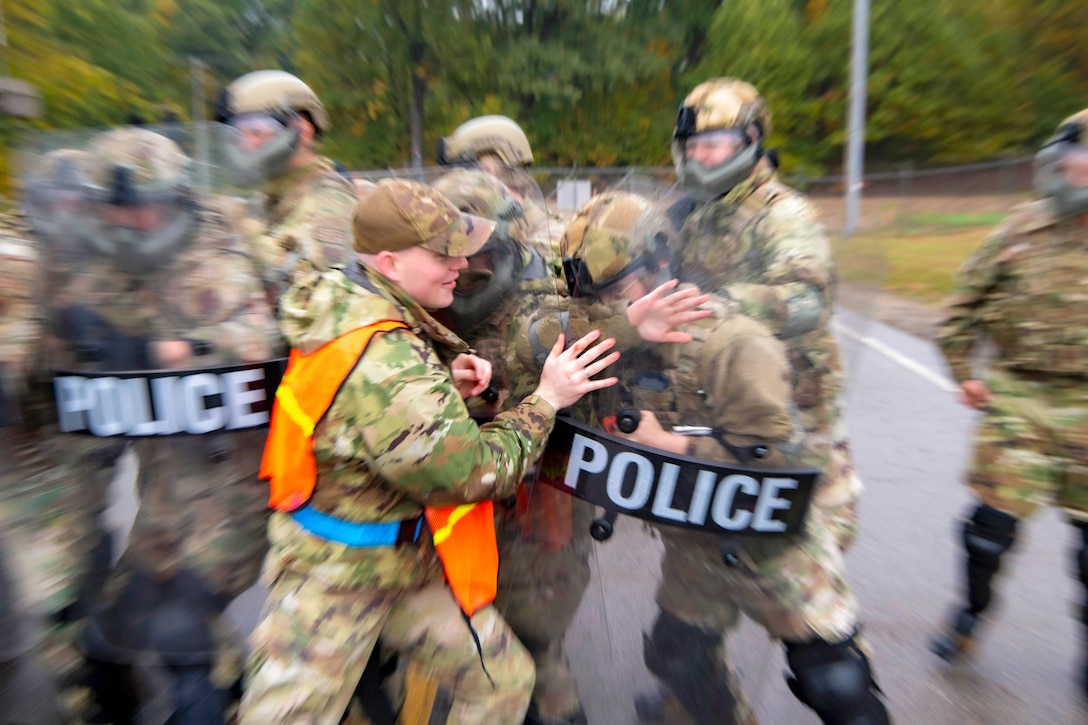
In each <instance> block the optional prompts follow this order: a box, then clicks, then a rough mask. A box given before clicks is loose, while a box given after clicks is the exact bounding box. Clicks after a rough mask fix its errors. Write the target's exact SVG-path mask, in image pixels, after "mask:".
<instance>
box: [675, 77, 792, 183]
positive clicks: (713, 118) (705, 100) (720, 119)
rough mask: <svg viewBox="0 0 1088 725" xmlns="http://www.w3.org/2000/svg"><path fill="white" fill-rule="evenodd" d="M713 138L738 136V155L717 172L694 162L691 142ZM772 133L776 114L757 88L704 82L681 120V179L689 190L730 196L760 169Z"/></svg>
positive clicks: (682, 107) (678, 153)
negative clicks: (754, 131) (765, 143)
mask: <svg viewBox="0 0 1088 725" xmlns="http://www.w3.org/2000/svg"><path fill="white" fill-rule="evenodd" d="M752 126H755V127H756V128H757V129H758V130H759V138H753V136H752V135H751V132H750V129H751V127H752ZM712 133H723V134H726V133H728V134H733V135H735V136H736V141H737V144H738V149H737V151H735V152H733V153H732V154H731V155H730V156H729V158H727V159H726V160H725V161H723V162H722V163H720V164H716V165H715V166H713V167H711V168H708V167H706V166H703V165H702V164H700V163H699V162H697V161H694V160H691V159H688V158H687V153H686V152H687V144H688V140H689V139H691V138H692V137H697V136H701V135H703V134H712ZM770 133H771V111H770V109H769V108H768V107H767V103H766V102H765V101H764V100H763V97H762V96H760V95H759V91H758V90H756V87H755V86H753V85H752V84H750V83H746V82H744V81H742V80H738V79H736V78H717V79H714V80H710V81H707V82H705V83H701V84H699V85H698V86H696V87H695V89H694V90H693V91H692V92H691V93H689V94H688V97H687V98H685V99H684V102H683V103H681V104H680V110H679V112H678V113H677V116H676V129H675V131H674V132H673V142H672V157H673V163H674V164H675V166H676V176H677V178H678V179H679V180H680V183H681V184H683V185H684V186H687V187H691V188H694V189H697V190H700V191H704V192H707V193H710V194H714V195H721V194H725V193H727V192H728V191H729V190H730V189H732V188H733V187H734V186H736V185H737V184H739V183H740V182H741V181H743V180H744V179H746V178H747V177H748V175H749V174H751V173H752V171H753V170H754V169H755V167H756V164H757V163H759V160H760V158H762V156H763V140H764V139H765V138H767V136H769V135H770Z"/></svg>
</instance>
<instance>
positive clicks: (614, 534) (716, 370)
mask: <svg viewBox="0 0 1088 725" xmlns="http://www.w3.org/2000/svg"><path fill="white" fill-rule="evenodd" d="M684 206H686V207H688V208H687V209H686V210H685V211H683V212H682V213H681V212H679V211H678V209H680V208H681V207H684ZM698 212H699V204H698V203H696V202H693V201H692V200H691V199H690V198H685V195H684V194H683V193H682V192H680V191H679V190H677V189H675V188H672V189H670V188H666V187H662V186H661V185H656V184H654V183H653V182H651V181H647V180H642V179H626V180H624V181H623V182H622V183H621V184H618V185H616V186H615V187H613V188H612V189H610V190H609V191H608V192H606V193H604V194H602V195H600V196H598V197H595V198H594V199H592V200H591V201H590V202H589V203H588V204H587V205H586V207H584V208H583V210H582V211H581V212H579V213H578V214H577V215H576V216H575V217H574V219H573V220H572V221H571V223H570V224H569V225H568V226H567V228H566V232H565V234H564V235H563V238H562V244H561V248H562V254H563V268H564V276H565V281H566V287H567V290H568V292H569V294H570V299H569V301H568V303H567V305H566V308H565V314H567V315H568V320H569V321H570V324H574V321H576V320H580V321H581V322H582V323H583V324H584V323H585V322H586V321H589V322H590V323H591V324H595V325H600V326H601V329H608V326H609V325H610V324H614V318H615V316H616V315H618V314H623V311H624V310H625V309H627V308H630V307H632V306H633V305H639V304H644V302H640V301H641V300H644V299H646V298H647V296H648V295H650V293H651V292H652V291H653V290H654V289H655V288H656V287H657V286H658V285H660V284H661V283H663V282H665V281H666V280H669V279H672V278H675V277H679V278H680V279H681V280H682V282H683V284H684V285H695V286H696V287H698V288H699V289H701V290H704V291H706V292H711V293H714V296H713V297H712V298H711V299H710V300H709V301H708V302H707V303H706V304H705V305H704V306H705V307H706V308H707V309H709V310H711V315H710V316H709V317H706V318H704V319H702V320H699V321H697V322H692V323H690V324H689V325H687V326H685V327H684V328H682V329H683V330H684V331H686V332H687V333H689V335H690V338H691V339H690V340H689V341H687V342H651V341H644V342H643V343H642V344H640V345H637V346H634V347H631V348H628V349H626V350H625V351H624V356H623V358H622V359H621V360H620V362H619V363H617V364H616V365H615V366H613V367H612V368H611V369H610V370H609V374H612V375H618V376H619V378H620V382H619V384H618V385H617V386H615V387H614V388H609V389H606V390H602V391H600V392H598V393H596V394H592V395H590V396H587V398H586V399H584V400H583V401H582V402H581V403H579V404H578V405H576V406H575V407H574V409H573V410H572V411H571V416H570V417H569V418H566V419H564V418H563V417H561V418H560V420H559V421H558V422H557V425H556V430H555V432H554V433H553V435H552V437H551V439H550V441H549V445H548V449H547V451H546V452H545V455H544V457H543V459H542V461H541V462H540V465H539V474H538V478H537V480H536V482H535V484H534V485H533V486H531V487H529V489H528V491H527V493H526V495H525V499H526V500H525V501H524V502H521V508H522V509H524V510H526V511H532V510H534V506H535V505H536V504H538V502H540V501H545V500H547V499H549V498H556V497H563V496H566V497H569V498H570V499H571V501H570V502H569V503H568V508H570V509H572V510H574V511H581V512H583V513H582V514H581V515H575V516H572V517H571V518H569V519H567V521H569V522H571V525H570V527H569V530H570V532H571V536H572V538H573V539H576V540H577V541H578V543H577V544H574V545H573V546H572V549H573V550H578V551H582V552H585V564H584V571H585V574H584V583H582V584H581V586H574V585H572V583H571V582H572V580H573V579H575V578H577V575H575V574H573V572H575V571H578V567H577V566H572V565H570V564H569V563H565V562H562V560H561V558H560V557H557V556H555V555H554V554H552V555H550V556H549V555H547V553H546V552H544V551H543V549H541V552H540V555H539V556H536V557H535V558H534V557H533V556H529V555H524V556H523V557H522V560H523V561H525V562H527V563H528V565H523V566H522V567H520V568H519V569H518V570H517V572H516V574H515V576H516V578H518V579H520V580H522V581H523V583H522V584H520V588H521V590H522V591H525V592H529V591H532V588H533V586H535V587H536V588H537V589H538V591H539V592H540V595H539V596H537V597H536V599H535V601H530V600H532V597H528V596H525V597H523V599H524V600H525V601H526V602H527V604H528V605H535V606H536V607H537V608H536V609H535V610H534V611H535V613H536V616H537V621H538V622H540V623H544V625H543V627H548V626H549V625H550V624H552V623H558V625H559V626H557V627H554V628H552V630H551V631H549V632H548V633H547V636H546V637H545V639H546V640H548V641H547V642H546V644H545V645H544V647H543V648H544V649H548V650H550V651H552V652H557V653H560V655H559V657H560V658H561V660H562V661H563V662H565V663H566V665H567V667H566V677H565V679H563V681H562V683H559V682H558V678H557V679H556V681H554V682H553V683H551V684H552V685H553V686H554V690H553V691H552V692H550V693H547V696H545V692H544V690H543V689H542V687H541V683H540V682H538V687H537V694H538V697H537V698H536V700H535V701H534V711H531V714H532V715H533V716H534V717H536V721H538V722H568V723H576V722H588V723H602V724H604V723H609V724H610V723H633V722H655V723H656V722H660V723H666V722H668V723H685V722H689V723H698V724H700V725H701V724H702V723H732V722H736V723H744V722H749V721H752V720H754V717H755V713H756V712H757V711H758V710H759V709H760V706H761V704H762V703H760V702H759V698H758V697H754V696H746V695H745V691H746V690H747V691H748V692H749V693H752V692H756V693H758V692H761V691H762V688H761V681H762V680H764V679H766V678H767V677H769V676H773V675H772V673H776V672H777V671H778V670H779V667H778V666H776V665H777V664H778V663H777V662H775V661H774V658H776V657H779V656H780V655H779V653H778V650H777V649H776V648H774V647H772V646H771V645H770V644H769V643H768V639H771V640H773V639H778V640H792V641H805V640H806V638H807V637H809V636H810V633H809V630H807V629H806V627H808V626H810V625H812V622H811V620H812V619H813V618H817V619H819V618H820V617H823V619H822V620H820V621H819V622H818V623H817V624H816V625H814V626H815V627H816V628H817V629H819V628H820V627H824V628H825V629H820V630H819V631H828V632H833V633H829V634H828V635H827V636H828V638H829V639H834V638H835V637H836V636H837V638H838V639H843V638H847V637H849V636H851V635H852V634H853V631H854V630H853V628H854V627H856V624H857V622H856V605H855V602H854V599H853V596H852V595H851V594H849V588H848V586H847V584H846V579H845V569H844V565H843V563H842V551H841V547H840V544H839V539H838V532H837V528H836V521H837V520H836V519H835V516H836V515H837V514H838V511H836V510H833V509H835V507H834V506H832V505H830V504H827V505H826V506H825V503H826V501H821V491H822V489H823V488H824V487H827V486H828V485H829V483H828V478H829V477H828V476H827V473H826V472H827V470H828V468H829V463H828V459H829V451H828V450H827V448H826V447H825V446H823V445H822V442H821V439H820V438H818V437H817V436H816V435H814V433H813V432H812V431H807V430H806V425H805V421H804V418H803V412H802V413H800V414H799V410H798V407H799V406H798V401H799V400H805V397H804V396H806V395H811V391H810V389H809V388H808V387H807V386H805V385H802V386H801V387H798V385H797V384H795V383H797V381H802V382H803V381H804V380H805V376H804V375H803V374H799V371H797V370H796V369H795V367H794V365H793V364H792V363H794V362H795V360H794V353H792V352H791V348H790V342H789V337H790V336H791V335H790V334H789V333H791V332H793V330H792V329H791V328H789V327H788V326H785V327H784V326H783V324H782V323H776V322H775V320H774V319H773V318H772V317H771V316H769V314H768V313H763V314H761V315H757V313H759V309H758V307H757V306H755V305H748V304H746V298H745V295H746V294H749V295H750V297H751V298H752V299H754V300H756V301H766V300H767V299H768V295H770V294H771V292H772V291H773V290H769V289H767V288H769V287H771V286H772V282H777V281H778V280H774V279H771V278H770V277H769V275H767V273H766V272H765V271H764V270H762V268H761V267H760V266H759V265H758V264H756V259H755V256H756V253H757V251H758V252H759V253H767V252H766V250H764V249H759V250H756V249H755V248H754V247H753V245H751V244H749V245H748V246H747V247H746V248H745V249H744V251H743V252H740V251H738V250H733V251H732V254H734V255H736V257H737V258H730V259H729V260H728V261H721V262H719V261H715V259H714V257H713V255H711V254H709V252H708V251H707V250H711V249H713V246H712V245H710V244H706V245H705V247H703V248H702V251H696V250H693V249H691V248H689V246H688V245H692V244H696V243H697V242H696V240H697V239H698V236H697V235H698V234H701V233H702V231H699V230H702V229H703V227H700V226H697V222H698ZM689 225H690V226H689ZM739 226H740V228H741V229H742V230H743V229H744V228H745V225H744V223H740V224H739ZM714 229H715V230H716V233H717V234H718V239H719V242H720V243H721V244H722V245H737V244H744V243H745V242H744V240H741V241H740V242H737V241H732V240H730V239H729V237H728V235H727V232H730V231H731V230H732V229H733V227H731V226H729V225H728V224H725V223H724V222H721V225H720V226H716V227H714ZM755 230H758V231H759V233H765V232H766V226H765V225H763V226H760V225H759V224H756V229H755ZM755 230H753V231H755ZM741 236H743V235H741ZM749 241H751V240H749ZM794 253H796V252H794ZM746 265H747V266H746ZM674 294H675V292H674ZM801 302H808V300H807V299H803V300H802V301H801ZM773 311H775V310H771V312H773ZM806 311H807V310H806ZM760 317H763V319H760ZM829 317H830V311H827V310H818V311H815V312H812V313H811V314H810V315H809V317H808V318H805V319H807V320H808V324H811V325H812V326H813V327H812V329H811V330H809V332H811V331H814V330H815V329H816V326H817V325H818V324H819V323H821V322H822V324H823V325H824V332H826V322H827V319H828V318H829ZM610 320H611V321H613V322H610ZM776 324H777V325H778V327H777V328H776V327H775V325H776ZM801 334H805V333H804V332H802V333H801ZM822 359H824V360H826V359H827V358H826V357H824V358H822ZM806 370H807V368H806V369H803V370H801V371H800V373H804V372H805V371H806ZM826 372H827V371H825V373H826ZM831 372H837V371H831ZM823 380H826V375H825V377H824V378H823V379H822V380H821V382H822V381H823ZM805 402H807V401H805ZM808 407H810V408H811V407H813V406H812V405H809V406H808ZM826 414H827V413H826V411H825V412H823V413H821V415H826ZM846 485H847V487H852V485H853V481H852V480H850V481H847V482H846ZM828 500H829V501H830V499H828ZM848 502H849V503H851V504H852V499H849V501H848ZM831 503H837V501H832V502H831ZM541 528H544V529H545V530H547V529H546V527H541ZM551 530H554V527H553V528H552V529H551ZM528 541H529V538H528V537H527V536H526V537H523V539H522V540H520V541H519V542H518V544H517V545H516V546H515V548H516V547H517V546H520V547H522V548H523V550H525V551H528V550H529V546H528V544H527V542H528ZM508 558H509V559H512V560H517V559H518V556H517V554H516V553H515V554H514V555H512V556H508ZM505 561H506V560H505V559H504V563H505ZM813 562H816V563H813ZM557 568H559V569H562V574H563V575H565V578H564V577H563V576H558V575H557V574H556V572H555V569H557ZM549 581H551V582H556V583H557V584H558V586H556V587H554V588H549V586H548V584H547V582H549ZM534 583H535V584H534ZM508 586H509V588H510V590H511V591H515V590H517V589H518V588H519V585H518V584H517V583H514V584H510V585H508ZM806 587H811V588H812V589H818V591H813V590H806ZM501 598H502V593H501V592H500V600H501ZM812 598H815V599H819V600H821V601H823V602H824V604H825V605H826V606H825V608H824V611H818V612H813V611H810V608H809V607H808V606H807V605H806V604H805V602H807V601H810V600H811V599H812ZM563 609H565V610H566V611H562V612H561V611H557V610H563ZM741 614H744V615H745V616H746V617H748V618H749V619H751V620H753V621H754V622H755V623H757V624H758V625H759V626H760V627H761V628H762V629H763V630H764V631H765V632H766V635H767V637H766V638H764V639H763V644H762V645H759V646H758V647H757V648H756V649H755V651H751V650H748V651H745V652H744V655H745V662H744V663H743V667H742V668H739V669H738V667H737V663H736V659H737V655H736V654H735V653H734V652H732V651H731V650H730V648H729V646H728V641H729V639H728V634H729V633H730V632H734V631H735V628H736V625H737V624H738V622H739V620H740V615H741ZM557 630H561V631H557ZM519 634H520V633H519ZM757 641H758V640H757ZM772 663H773V664H772ZM538 665H539V660H538ZM741 670H743V673H744V676H743V678H742V677H741V676H740V675H739V671H741ZM538 677H539V672H538ZM742 680H743V684H742ZM559 693H562V694H559Z"/></svg>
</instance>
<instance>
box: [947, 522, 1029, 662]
mask: <svg viewBox="0 0 1088 725" xmlns="http://www.w3.org/2000/svg"><path fill="white" fill-rule="evenodd" d="M1015 541H1016V519H1015V518H1013V517H1012V516H1009V515H1008V514H1006V513H1003V512H1001V511H998V510H997V509H995V508H991V507H990V506H987V505H985V504H980V505H979V506H978V507H977V508H976V509H975V511H974V513H973V514H972V515H971V518H969V519H968V520H967V521H965V522H964V524H963V547H964V549H965V551H966V552H967V606H966V607H963V608H962V609H961V610H960V611H959V612H957V613H956V615H955V616H954V617H953V619H952V621H951V622H950V623H949V625H948V627H947V629H945V630H944V631H943V632H941V633H940V634H938V635H937V636H935V637H934V638H933V640H932V641H931V642H930V646H929V648H930V650H932V651H933V652H934V653H935V654H936V655H937V656H938V657H940V658H942V659H944V660H948V661H952V660H954V659H955V658H956V657H957V656H959V654H960V653H962V652H964V651H966V650H968V649H970V647H971V644H972V642H973V636H974V633H975V629H976V627H977V625H978V621H979V617H980V615H981V614H982V613H983V612H984V611H986V609H987V608H988V607H989V606H990V600H991V599H992V598H993V591H992V589H991V583H992V582H993V578H994V576H995V575H996V574H997V572H998V570H999V569H1000V568H1001V557H1002V555H1003V554H1004V553H1005V552H1006V551H1008V550H1009V549H1010V548H1012V545H1013V543H1014V542H1015Z"/></svg>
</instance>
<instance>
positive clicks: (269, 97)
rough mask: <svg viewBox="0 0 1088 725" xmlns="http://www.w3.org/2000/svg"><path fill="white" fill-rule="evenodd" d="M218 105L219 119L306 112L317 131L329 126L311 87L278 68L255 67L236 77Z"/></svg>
mask: <svg viewBox="0 0 1088 725" xmlns="http://www.w3.org/2000/svg"><path fill="white" fill-rule="evenodd" d="M220 105H221V106H223V108H221V109H220V114H221V116H222V117H221V118H220V120H224V121H227V122H229V121H230V120H231V119H233V118H234V117H236V116H241V115H243V114H247V113H268V114H280V115H284V116H289V115H290V114H291V113H306V114H307V115H308V116H309V117H310V120H311V121H312V122H313V124H314V127H315V128H316V129H317V130H318V131H319V132H320V133H325V132H327V131H328V130H329V129H330V128H332V124H330V123H329V114H328V112H327V111H326V110H325V106H324V105H323V104H322V103H321V100H320V99H319V98H318V97H317V94H316V93H314V91H313V89H312V88H310V87H309V86H308V85H306V84H305V83H303V82H302V81H301V80H299V79H298V78H297V77H295V76H293V75H291V74H290V73H285V72H284V71H281V70H258V71H253V72H252V73H247V74H245V75H244V76H241V77H240V78H237V79H235V81H234V82H233V83H231V84H230V85H229V86H227V89H226V93H225V98H223V99H221V101H220Z"/></svg>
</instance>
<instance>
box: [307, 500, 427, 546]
mask: <svg viewBox="0 0 1088 725" xmlns="http://www.w3.org/2000/svg"><path fill="white" fill-rule="evenodd" d="M291 518H293V519H294V520H295V523H297V524H298V525H299V526H301V527H302V528H304V529H306V530H307V531H309V532H310V533H311V534H313V535H314V536H320V537H321V538H322V539H327V540H329V541H335V542H337V543H339V544H346V545H347V546H358V547H364V546H393V545H394V544H399V543H412V542H415V541H417V540H418V539H419V532H420V531H421V530H422V528H423V517H422V516H418V517H416V518H414V519H408V520H406V521H388V522H385V523H376V522H370V523H360V522H356V521H345V520H344V519H338V518H336V517H335V516H329V515H328V514H323V513H321V512H320V511H315V510H314V509H312V508H310V507H309V506H303V507H302V508H300V509H297V510H295V511H292V512H291Z"/></svg>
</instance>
